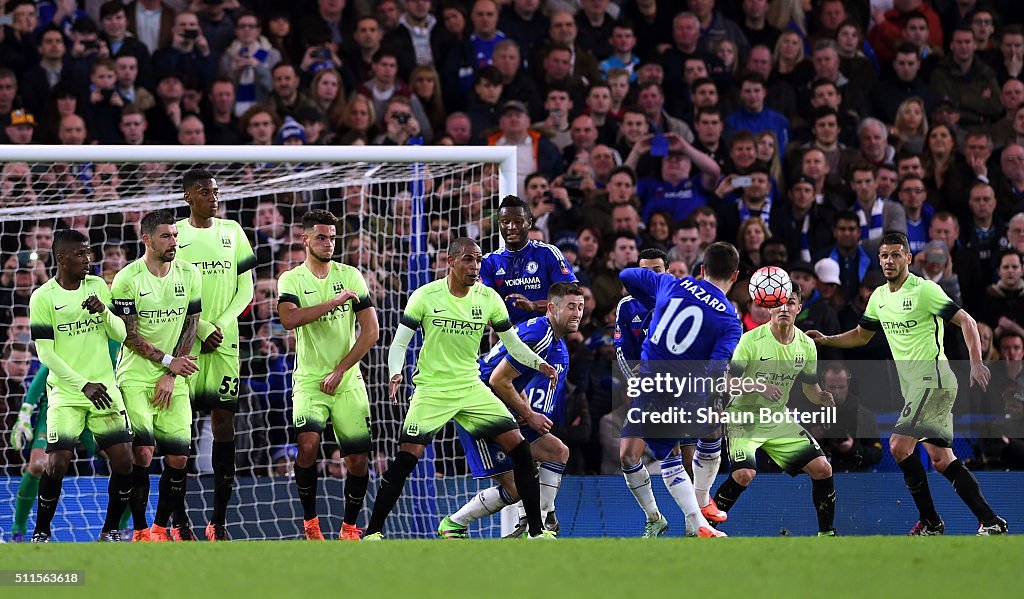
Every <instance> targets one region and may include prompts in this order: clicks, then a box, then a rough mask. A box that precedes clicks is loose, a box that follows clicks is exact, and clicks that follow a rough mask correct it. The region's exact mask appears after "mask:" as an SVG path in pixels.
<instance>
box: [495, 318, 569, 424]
mask: <svg viewBox="0 0 1024 599" xmlns="http://www.w3.org/2000/svg"><path fill="white" fill-rule="evenodd" d="M516 335H518V336H519V338H520V339H522V340H523V343H525V344H526V345H528V346H530V349H532V350H533V351H534V352H536V353H537V355H538V356H540V357H541V358H543V359H544V361H545V362H547V363H548V364H550V365H551V366H553V367H554V368H555V370H557V371H558V378H557V379H556V381H555V384H554V386H553V387H552V384H551V381H550V380H548V377H546V376H544V375H543V374H541V373H540V372H538V371H536V370H533V369H532V368H530V367H529V366H524V365H523V364H520V363H519V362H518V361H516V359H515V358H513V357H512V356H510V355H509V353H508V349H507V348H506V347H505V344H504V343H502V342H501V341H499V342H498V343H497V344H496V345H495V346H494V347H493V348H491V351H489V352H488V353H487V355H485V356H484V357H482V358H480V378H481V379H482V380H483V381H484V382H485V383H486V382H487V381H488V380H490V378H491V373H492V372H494V369H495V368H497V367H498V364H500V363H501V361H502V360H504V359H507V360H508V361H509V364H511V365H512V367H513V368H515V369H516V371H518V372H519V373H520V375H519V376H517V377H516V378H515V379H513V380H512V386H514V387H515V388H516V391H522V392H524V393H525V394H526V399H527V400H528V401H529V402H530V407H532V408H533V411H534V412H540V413H542V414H544V415H545V416H547V417H548V418H550V419H551V420H552V421H553V422H555V424H560V422H559V419H558V418H556V416H560V414H561V409H560V408H561V405H562V398H563V395H564V393H565V375H566V374H567V373H568V371H569V348H568V347H567V346H566V345H565V340H564V339H559V340H557V341H555V332H554V331H553V330H552V329H551V322H550V321H548V318H547V316H538V317H536V318H531V319H530V320H528V321H526V322H524V323H522V324H519V325H517V326H516Z"/></svg>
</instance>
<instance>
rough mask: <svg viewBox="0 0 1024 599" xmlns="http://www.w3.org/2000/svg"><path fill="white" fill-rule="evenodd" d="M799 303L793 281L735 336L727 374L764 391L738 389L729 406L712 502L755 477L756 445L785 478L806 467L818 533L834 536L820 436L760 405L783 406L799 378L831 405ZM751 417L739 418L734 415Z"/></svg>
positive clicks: (726, 498) (727, 503) (729, 497)
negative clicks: (728, 467) (727, 466)
mask: <svg viewBox="0 0 1024 599" xmlns="http://www.w3.org/2000/svg"><path fill="white" fill-rule="evenodd" d="M802 308H803V299H802V298H801V297H800V287H798V286H794V287H793V292H792V293H791V294H790V296H789V300H788V301H787V302H786V303H785V304H783V305H782V306H779V307H778V308H771V309H770V310H769V312H770V313H771V320H769V321H768V322H766V323H765V324H763V325H761V326H759V327H757V328H755V329H752V330H750V331H747V332H746V333H744V334H743V337H741V338H740V343H739V345H737V346H736V351H735V352H734V353H733V356H732V361H731V362H730V364H729V374H730V375H731V376H732V377H736V378H738V377H742V380H744V381H756V382H757V383H758V384H759V385H760V386H761V388H763V390H762V391H750V392H747V393H739V391H738V389H737V390H735V391H734V392H735V393H737V395H736V397H735V399H733V400H732V402H731V403H730V404H729V405H728V406H727V407H726V414H730V415H733V416H730V419H729V421H728V422H729V424H727V425H726V433H727V434H728V436H729V462H730V463H731V464H732V474H730V476H729V478H727V479H726V480H725V482H724V483H722V485H721V486H720V487H718V492H716V493H715V503H716V504H718V507H719V508H720V509H722V510H724V511H726V512H728V511H729V510H730V509H731V508H732V506H733V505H734V504H735V503H736V500H737V499H739V497H740V494H741V493H743V491H746V490H747V487H748V486H749V485H750V483H751V482H752V481H753V480H754V476H756V475H757V459H756V457H755V453H756V452H757V450H758V449H761V450H762V451H764V452H765V453H766V454H768V456H769V457H771V458H772V459H773V460H775V463H777V464H778V465H779V466H780V467H781V468H782V469H783V470H785V471H786V472H787V473H788V474H789V475H790V476H796V475H797V474H799V473H800V472H801V471H803V472H806V473H807V474H808V475H809V476H810V477H811V481H812V483H811V484H812V487H811V496H812V497H813V499H814V509H815V510H816V511H817V513H818V536H819V537H825V536H835V534H836V531H835V528H833V526H832V524H833V521H834V520H835V515H836V489H835V485H834V483H833V480H832V465H831V464H829V463H828V459H826V458H825V453H824V452H822V451H821V447H820V446H819V445H818V442H817V441H816V440H815V439H814V437H812V436H811V434H810V433H808V432H807V430H806V429H804V427H802V426H800V425H799V424H797V423H795V422H782V423H781V424H774V423H773V422H771V421H769V422H764V421H763V420H762V417H761V412H760V410H761V409H763V408H768V409H770V410H771V411H772V412H773V413H774V412H784V411H785V410H786V404H787V403H789V396H790V393H791V392H792V390H793V387H794V386H795V385H796V384H797V383H798V382H799V383H800V384H801V390H802V391H803V393H804V396H805V397H807V399H808V400H809V401H811V403H815V404H818V405H824V406H829V407H831V406H835V401H834V400H833V399H832V394H831V393H829V392H828V391H823V390H822V389H821V387H820V386H819V385H818V351H817V348H815V346H814V343H813V342H812V341H811V339H810V337H808V336H807V335H806V334H805V333H804V332H803V331H801V330H800V329H798V328H797V327H796V319H797V317H798V316H799V315H800V310H801V309H802ZM743 415H745V416H746V417H748V418H750V420H751V421H750V422H749V423H747V422H744V423H739V418H741V417H743Z"/></svg>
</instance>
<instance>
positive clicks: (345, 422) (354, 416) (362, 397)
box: [292, 379, 370, 455]
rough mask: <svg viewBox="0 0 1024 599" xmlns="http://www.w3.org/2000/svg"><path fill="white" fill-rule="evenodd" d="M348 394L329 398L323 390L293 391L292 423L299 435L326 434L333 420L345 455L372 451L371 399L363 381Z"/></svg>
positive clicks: (315, 388)
mask: <svg viewBox="0 0 1024 599" xmlns="http://www.w3.org/2000/svg"><path fill="white" fill-rule="evenodd" d="M356 380H357V382H358V385H354V386H352V387H351V388H349V389H348V390H347V391H336V392H335V393H334V395H327V394H326V393H324V392H323V391H321V390H320V388H319V387H312V386H304V387H296V388H295V389H294V390H293V391H292V422H293V424H295V429H296V430H297V431H298V432H299V433H310V432H312V433H317V434H323V432H324V427H325V426H327V419H328V418H330V419H331V425H332V426H334V434H335V436H336V437H337V439H338V446H339V447H340V448H341V455H352V454H359V453H368V452H369V451H370V398H369V396H368V395H367V394H366V387H365V386H364V385H363V381H362V379H356Z"/></svg>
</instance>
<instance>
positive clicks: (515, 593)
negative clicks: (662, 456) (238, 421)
mask: <svg viewBox="0 0 1024 599" xmlns="http://www.w3.org/2000/svg"><path fill="white" fill-rule="evenodd" d="M1022 555H1024V538H1021V537H1012V536H1011V537H1002V538H976V537H943V538H906V537H840V538H834V539H831V538H827V539H819V538H795V537H788V538H787V537H780V538H731V539H722V540H702V539H658V540H649V541H645V540H640V539H562V540H559V541H553V542H536V543H529V542H526V541H507V540H505V541H499V540H494V541H448V542H442V541H384V542H380V543H372V544H371V543H342V542H339V541H332V542H325V543H308V542H301V541H272V542H232V543H218V544H212V543H190V544H182V543H168V544H159V545H157V544H147V545H135V544H121V545H100V544H95V543H94V544H85V543H78V544H72V543H67V544H59V543H53V544H50V545H45V546H43V545H35V546H33V545H10V544H9V545H3V546H0V569H4V570H20V569H47V570H52V569H69V570H84V571H85V585H84V586H83V587H63V588H61V587H46V588H45V590H44V589H36V590H37V591H40V592H45V593H46V596H47V597H62V596H77V597H102V598H113V597H123V596H128V597H131V596H139V597H147V598H149V597H176V598H181V597H219V598H225V599H255V598H257V597H328V596H344V597H350V598H353V599H363V598H370V597H374V598H377V597H384V598H390V597H414V598H416V599H420V598H423V597H480V598H483V599H490V598H492V597H520V598H523V597H545V598H552V599H553V598H559V597H587V598H589V599H601V598H604V597H622V598H627V597H649V598H650V599H660V598H661V597H776V596H778V597H788V598H789V599H792V598H794V597H809V596H815V597H829V598H830V599H831V598H834V597H858V598H860V599H863V598H874V597H877V598H882V597H897V596H916V597H954V596H979V595H981V594H983V595H984V596H986V597H993V598H995V597H1011V596H1020V595H1019V594H1020V592H1021V590H1022V589H1024V569H1022V568H1021V564H1022V561H1021V556H1022ZM26 590H27V589H26ZM8 591H15V589H13V588H11V587H7V588H5V589H3V595H4V596H7V597H26V596H28V595H27V594H24V595H19V594H16V593H14V592H12V593H8ZM35 596H40V595H35Z"/></svg>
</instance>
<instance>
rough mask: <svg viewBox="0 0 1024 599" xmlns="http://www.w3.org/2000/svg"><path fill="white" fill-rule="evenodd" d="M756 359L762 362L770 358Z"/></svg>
mask: <svg viewBox="0 0 1024 599" xmlns="http://www.w3.org/2000/svg"><path fill="white" fill-rule="evenodd" d="M758 359H759V360H761V361H762V362H764V361H765V360H771V358H758Z"/></svg>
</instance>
